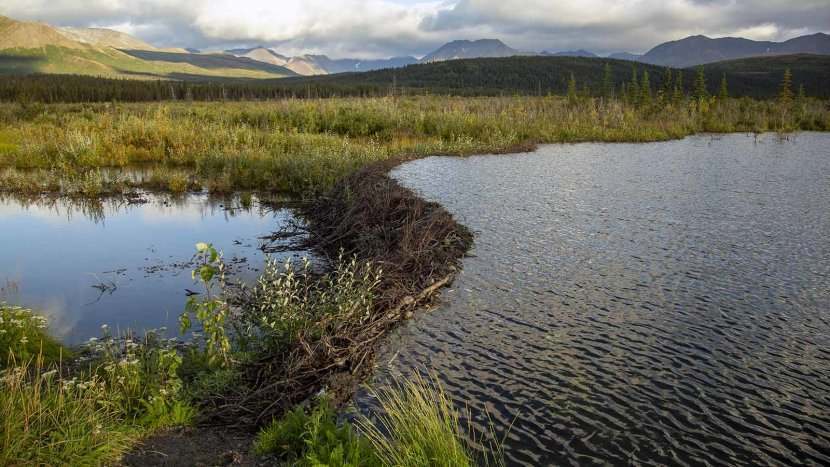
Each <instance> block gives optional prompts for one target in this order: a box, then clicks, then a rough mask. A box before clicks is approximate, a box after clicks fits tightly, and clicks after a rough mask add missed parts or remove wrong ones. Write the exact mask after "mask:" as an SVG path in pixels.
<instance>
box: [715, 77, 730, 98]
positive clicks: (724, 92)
mask: <svg viewBox="0 0 830 467" xmlns="http://www.w3.org/2000/svg"><path fill="white" fill-rule="evenodd" d="M726 86H727V85H726V73H724V74H723V77H722V78H721V79H720V93H718V98H719V99H720V100H725V99H726V98H728V97H729V90H728V89H727V87H726Z"/></svg>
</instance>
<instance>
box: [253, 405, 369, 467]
mask: <svg viewBox="0 0 830 467" xmlns="http://www.w3.org/2000/svg"><path fill="white" fill-rule="evenodd" d="M254 450H255V451H256V452H257V453H258V454H260V455H267V454H270V455H274V456H276V457H277V458H278V459H280V460H281V461H283V462H285V463H287V464H290V465H294V466H330V467H373V466H380V465H381V463H380V462H379V459H378V458H377V456H376V455H375V453H374V451H373V449H372V447H371V445H370V444H369V442H368V441H367V440H366V439H364V438H362V437H360V436H358V435H357V434H356V433H355V432H354V430H353V429H352V427H351V426H350V425H348V424H343V425H338V424H337V419H336V416H335V412H334V409H333V408H332V406H331V404H330V403H329V402H328V401H327V400H325V399H323V400H321V401H319V403H318V405H317V406H316V407H315V408H314V409H313V410H312V411H311V413H306V412H305V411H304V410H303V408H302V407H297V408H295V409H294V410H293V411H291V412H289V413H288V414H287V415H286V416H285V417H284V418H283V419H281V420H274V421H273V422H272V423H271V424H270V425H268V426H267V427H266V428H264V429H263V430H262V431H260V432H259V434H258V435H257V439H256V442H255V443H254Z"/></svg>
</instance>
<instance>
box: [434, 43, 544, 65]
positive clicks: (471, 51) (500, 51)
mask: <svg viewBox="0 0 830 467" xmlns="http://www.w3.org/2000/svg"><path fill="white" fill-rule="evenodd" d="M514 55H528V54H527V53H523V52H520V51H518V50H516V49H513V48H511V47H508V46H507V45H506V44H505V43H504V42H502V41H500V40H498V39H479V40H477V41H452V42H449V43H447V44H444V45H442V46H441V47H440V48H439V49H438V50H435V51H434V52H431V53H429V54H427V55H426V56H425V57H424V58H422V59H421V63H431V62H442V61H445V60H458V59H462V58H496V57H512V56H514Z"/></svg>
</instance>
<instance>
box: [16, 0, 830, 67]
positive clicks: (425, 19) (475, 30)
mask: <svg viewBox="0 0 830 467" xmlns="http://www.w3.org/2000/svg"><path fill="white" fill-rule="evenodd" d="M0 14H3V15H6V16H10V17H12V18H15V19H28V20H38V21H44V22H47V23H51V24H56V25H62V26H97V27H110V28H114V29H118V30H121V31H124V32H128V33H131V34H134V35H136V36H138V37H140V38H141V39H144V40H146V41H147V42H150V43H151V44H153V45H156V46H162V47H195V48H200V49H214V48H227V47H231V46H243V45H256V44H265V45H269V46H273V47H274V48H276V49H277V50H279V51H280V52H282V53H285V54H298V53H306V52H313V53H327V54H329V55H330V56H332V57H346V56H354V57H361V58H370V57H387V56H393V55H416V56H421V55H424V54H426V53H427V52H429V51H431V50H432V49H434V48H435V47H437V46H439V45H441V44H443V43H444V42H447V41H449V40H453V39H478V38H497V39H501V40H503V41H505V42H506V43H507V44H508V45H510V46H512V47H514V48H518V49H522V50H534V51H539V50H551V51H561V50H575V49H588V50H591V51H594V52H597V53H600V54H603V53H609V52H615V51H630V52H644V51H646V50H648V49H650V48H651V47H652V46H654V45H656V44H658V43H660V42H664V41H667V40H673V39H679V38H682V37H685V36H689V35H693V34H706V35H708V36H712V37H719V36H727V35H731V36H743V37H747V38H751V39H757V40H776V41H777V40H785V39H789V38H791V37H795V36H799V35H803V34H811V33H814V32H828V31H830V0H446V1H422V0H0Z"/></svg>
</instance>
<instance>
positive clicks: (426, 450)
mask: <svg viewBox="0 0 830 467" xmlns="http://www.w3.org/2000/svg"><path fill="white" fill-rule="evenodd" d="M374 395H375V397H376V398H377V401H378V403H379V405H380V412H379V415H378V416H377V419H376V420H371V419H369V418H364V419H362V420H361V421H360V424H359V426H360V428H361V431H362V432H363V433H364V435H365V436H366V437H367V438H368V439H369V440H370V441H371V443H372V446H374V448H375V453H376V455H377V456H378V457H379V458H380V459H381V461H382V462H383V464H384V465H388V466H401V467H422V466H427V465H428V466H436V467H438V466H446V467H467V466H469V467H472V466H474V465H477V463H476V462H475V452H474V450H473V448H472V446H471V443H470V442H469V441H468V439H469V438H467V436H473V435H474V432H473V431H472V430H469V431H465V430H464V429H463V427H462V423H461V413H460V412H459V411H458V410H457V409H456V408H455V406H454V405H453V402H452V400H450V398H449V396H448V395H447V393H446V392H444V389H443V388H442V386H441V385H440V384H439V383H438V382H437V381H435V380H427V379H424V378H423V377H422V376H420V375H417V374H416V375H415V376H413V377H411V378H410V379H408V380H406V381H405V382H403V383H400V384H398V385H396V386H393V387H391V388H387V389H382V390H380V391H377V392H375V393H374ZM493 444H494V447H496V449H495V450H494V452H493V453H491V459H488V461H494V462H493V463H499V461H500V458H499V457H498V454H499V449H498V446H497V445H496V444H497V443H493Z"/></svg>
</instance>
